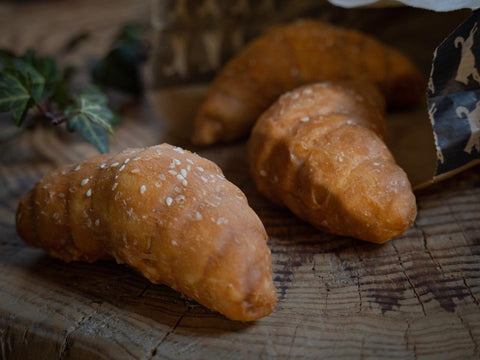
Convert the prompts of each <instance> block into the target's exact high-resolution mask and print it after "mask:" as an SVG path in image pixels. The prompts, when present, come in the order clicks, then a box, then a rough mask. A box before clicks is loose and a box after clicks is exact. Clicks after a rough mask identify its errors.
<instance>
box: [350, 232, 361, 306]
mask: <svg viewBox="0 0 480 360" xmlns="http://www.w3.org/2000/svg"><path fill="white" fill-rule="evenodd" d="M353 241H354V240H353V239H352V242H353ZM352 246H353V249H354V250H355V253H356V254H357V257H358V261H359V262H360V263H361V262H363V258H362V257H361V256H360V253H359V252H358V249H357V247H356V246H355V243H353V244H352ZM356 278H357V292H358V298H359V310H358V312H359V313H360V312H362V305H363V298H362V291H361V289H360V274H359V273H358V270H357V271H356Z"/></svg>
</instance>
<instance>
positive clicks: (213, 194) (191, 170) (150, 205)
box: [16, 144, 277, 321]
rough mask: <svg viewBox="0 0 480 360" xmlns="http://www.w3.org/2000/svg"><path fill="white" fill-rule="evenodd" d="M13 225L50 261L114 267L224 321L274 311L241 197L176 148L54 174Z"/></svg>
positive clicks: (266, 259) (255, 223)
mask: <svg viewBox="0 0 480 360" xmlns="http://www.w3.org/2000/svg"><path fill="white" fill-rule="evenodd" d="M170 164H174V165H175V166H174V169H175V170H173V171H175V174H173V173H171V172H170V171H171V170H172V169H171V168H170ZM203 178H205V179H206V180H207V182H205V181H204V180H203ZM16 224H17V232H18V234H19V235H20V237H21V238H23V239H24V241H25V242H26V243H28V244H29V245H31V246H35V247H40V248H43V249H45V250H46V251H47V252H48V253H49V254H50V255H51V256H53V257H56V258H59V259H62V260H64V261H67V262H70V261H87V262H94V261H97V260H102V259H115V260H116V261H117V262H118V263H121V264H126V265H128V266H130V267H132V268H133V269H136V270H137V271H139V272H140V273H141V274H143V275H144V276H145V277H146V278H148V279H149V280H150V281H151V282H153V283H155V284H166V285H168V286H170V287H172V288H173V289H175V290H177V291H179V292H181V293H183V294H185V295H186V296H188V297H190V298H192V299H194V300H196V301H197V302H199V303H200V304H202V305H205V306H206V307H208V308H210V309H213V310H216V311H218V312H220V313H222V314H224V315H225V316H226V317H228V318H230V319H234V320H241V321H252V320H255V319H258V318H261V317H263V316H266V315H268V314H269V313H270V312H271V311H272V310H273V308H274V306H275V303H276V299H277V295H276V292H275V288H274V286H273V282H272V269H271V260H270V250H269V249H268V247H267V234H266V232H265V228H264V227H263V225H262V223H261V221H260V219H259V218H258V217H257V215H256V214H255V212H254V211H253V210H252V209H251V208H250V207H249V205H248V202H247V199H246V198H245V195H244V194H243V193H242V192H241V191H240V189H238V188H237V187H236V186H235V185H233V184H232V183H231V182H229V181H228V180H226V179H225V177H224V176H223V174H222V171H221V170H220V168H219V167H218V166H217V165H215V164H214V163H213V162H211V161H209V160H207V159H205V158H202V157H200V156H198V155H196V154H193V153H191V152H188V151H186V150H183V149H181V148H178V147H173V146H170V145H168V144H162V145H158V146H153V147H149V148H145V149H127V150H125V151H122V152H120V153H118V154H106V155H98V156H95V157H93V158H90V159H87V160H85V161H84V162H82V163H80V164H75V165H69V166H66V167H63V168H60V169H58V170H56V171H54V172H53V173H51V174H50V175H47V176H46V177H44V178H43V179H42V180H40V181H39V182H38V183H37V184H36V185H35V186H34V188H33V189H32V190H30V191H29V192H28V193H27V194H25V195H24V196H23V197H22V199H21V200H20V203H19V206H18V210H17V217H16Z"/></svg>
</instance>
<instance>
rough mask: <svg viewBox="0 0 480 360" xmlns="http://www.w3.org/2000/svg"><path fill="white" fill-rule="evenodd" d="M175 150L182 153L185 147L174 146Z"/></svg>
mask: <svg viewBox="0 0 480 360" xmlns="http://www.w3.org/2000/svg"><path fill="white" fill-rule="evenodd" d="M173 150H174V151H176V152H179V153H180V154H183V153H185V151H183V149H182V148H179V147H178V146H177V147H174V148H173Z"/></svg>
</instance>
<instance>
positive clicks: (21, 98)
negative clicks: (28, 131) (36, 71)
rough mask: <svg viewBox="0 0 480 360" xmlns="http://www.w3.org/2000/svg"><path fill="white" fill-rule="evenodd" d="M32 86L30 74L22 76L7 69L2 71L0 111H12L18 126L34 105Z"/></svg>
mask: <svg viewBox="0 0 480 360" xmlns="http://www.w3.org/2000/svg"><path fill="white" fill-rule="evenodd" d="M30 86H31V81H30V78H29V77H28V76H27V77H25V78H22V77H21V76H20V74H18V73H15V72H12V71H6V70H4V71H2V72H1V73H0V112H6V111H9V112H11V113H12V117H13V120H14V121H15V124H16V125H17V126H20V125H21V124H22V122H23V120H24V119H25V116H26V114H27V111H28V109H29V108H30V107H32V106H33V101H32V97H31V96H30V92H29V87H30Z"/></svg>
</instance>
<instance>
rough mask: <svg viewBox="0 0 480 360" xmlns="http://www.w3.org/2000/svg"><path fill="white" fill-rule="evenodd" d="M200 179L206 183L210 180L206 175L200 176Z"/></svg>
mask: <svg viewBox="0 0 480 360" xmlns="http://www.w3.org/2000/svg"><path fill="white" fill-rule="evenodd" d="M200 179H202V181H203V182H204V183H207V182H208V179H207V178H206V177H205V176H200Z"/></svg>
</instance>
